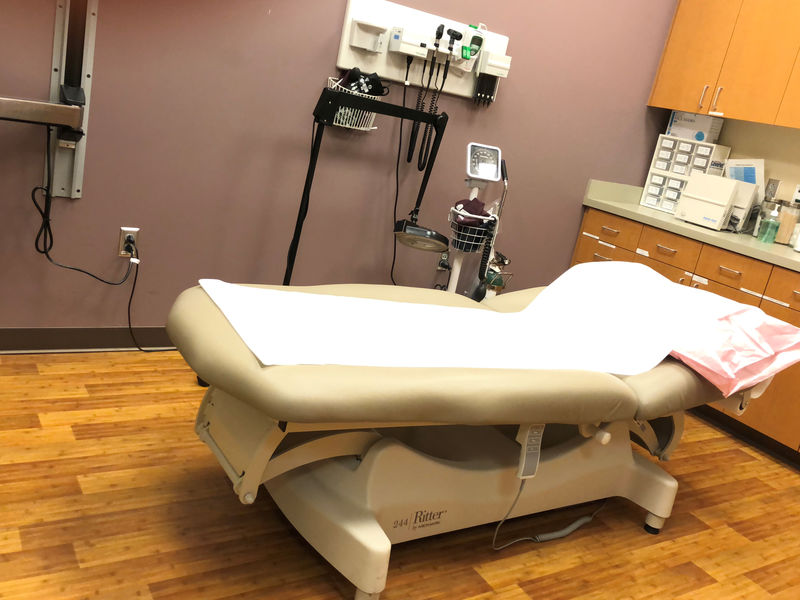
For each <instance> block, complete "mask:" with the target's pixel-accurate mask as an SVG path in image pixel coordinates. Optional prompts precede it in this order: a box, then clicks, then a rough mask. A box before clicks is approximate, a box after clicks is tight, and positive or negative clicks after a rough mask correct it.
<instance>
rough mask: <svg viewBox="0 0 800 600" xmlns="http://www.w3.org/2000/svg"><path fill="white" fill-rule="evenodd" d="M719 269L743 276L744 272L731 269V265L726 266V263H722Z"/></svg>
mask: <svg viewBox="0 0 800 600" xmlns="http://www.w3.org/2000/svg"><path fill="white" fill-rule="evenodd" d="M719 270H720V271H726V272H728V273H733V274H734V275H736V276H737V277H741V276H742V272H741V271H737V270H736V269H731V268H729V267H726V266H724V265H720V266H719Z"/></svg>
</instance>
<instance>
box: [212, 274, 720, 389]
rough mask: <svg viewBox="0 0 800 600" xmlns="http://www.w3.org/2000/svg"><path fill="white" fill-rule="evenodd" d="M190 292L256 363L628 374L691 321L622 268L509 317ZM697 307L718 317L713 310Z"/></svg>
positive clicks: (561, 283)
mask: <svg viewBox="0 0 800 600" xmlns="http://www.w3.org/2000/svg"><path fill="white" fill-rule="evenodd" d="M200 284H201V285H202V287H203V289H204V290H205V291H206V292H207V293H208V294H209V296H210V297H211V298H212V300H213V301H214V303H215V304H216V305H217V306H218V307H219V308H220V309H221V310H222V312H223V313H224V314H225V316H226V317H227V318H228V320H229V321H230V323H231V325H232V326H233V327H234V329H235V330H236V332H237V333H238V334H239V336H240V337H241V338H242V340H243V341H244V343H245V344H246V345H247V346H248V347H249V348H250V349H251V351H252V352H253V353H254V354H255V355H256V357H257V358H258V359H259V361H261V363H262V364H265V365H296V364H306V365H309V364H310V365H319V364H337V365H355V366H382V367H383V366H392V367H468V368H508V369H580V370H589V371H602V372H609V373H616V374H620V375H632V374H636V373H641V372H644V371H647V370H649V369H651V368H653V367H654V366H655V365H657V364H658V363H659V362H660V361H661V360H663V359H664V357H666V356H667V355H668V354H669V352H670V351H671V350H672V348H674V347H676V345H677V343H678V340H680V339H681V338H682V336H684V337H685V335H687V332H690V331H691V327H692V321H693V319H691V318H688V317H689V315H687V314H685V313H686V311H687V310H689V309H688V308H686V301H685V300H682V299H681V298H682V296H683V294H681V293H680V290H678V291H677V292H676V288H680V286H677V285H675V284H672V283H671V282H669V281H668V280H666V279H665V278H663V277H662V276H660V275H658V274H657V273H655V271H653V270H651V269H649V268H647V267H645V266H643V265H638V264H634V263H624V262H615V263H608V264H603V265H599V264H596V263H595V264H586V265H578V266H576V267H573V268H572V269H570V270H569V271H567V272H566V273H565V274H564V275H562V276H561V277H559V278H558V279H557V280H556V281H555V282H553V283H552V284H551V285H550V286H548V288H547V289H546V290H544V291H543V292H542V293H541V294H540V295H539V296H538V297H537V298H536V299H535V301H534V302H532V303H531V304H530V305H529V306H528V307H527V308H525V309H524V310H522V311H520V312H518V313H495V312H492V311H489V310H483V309H472V308H458V307H443V306H435V305H426V304H410V303H405V302H392V301H385V300H371V299H364V298H351V297H337V296H328V295H320V294H309V293H302V292H297V291H283V290H269V289H259V288H250V287H245V286H239V285H233V284H228V283H224V282H222V281H218V280H210V279H204V280H201V282H200ZM443 293H444V292H443ZM720 300H723V301H724V299H720ZM724 302H730V301H724ZM703 310H706V311H707V312H714V311H718V310H719V303H712V302H709V303H708V306H707V307H706V308H705V309H703Z"/></svg>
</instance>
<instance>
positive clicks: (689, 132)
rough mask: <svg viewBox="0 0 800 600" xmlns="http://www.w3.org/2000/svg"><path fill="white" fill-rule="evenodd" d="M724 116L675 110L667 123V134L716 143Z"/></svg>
mask: <svg viewBox="0 0 800 600" xmlns="http://www.w3.org/2000/svg"><path fill="white" fill-rule="evenodd" d="M722 121H723V120H722V118H721V117H709V116H708V115H696V114H694V113H689V112H683V111H680V110H673V111H672V114H671V115H670V117H669V123H668V124H667V131H666V134H667V135H674V136H676V137H679V138H684V139H687V140H693V141H695V142H707V143H709V144H716V143H717V140H718V139H719V134H720V131H722Z"/></svg>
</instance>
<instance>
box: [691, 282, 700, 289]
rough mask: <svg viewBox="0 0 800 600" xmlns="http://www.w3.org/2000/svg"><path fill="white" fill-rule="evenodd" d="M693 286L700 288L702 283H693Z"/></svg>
mask: <svg viewBox="0 0 800 600" xmlns="http://www.w3.org/2000/svg"><path fill="white" fill-rule="evenodd" d="M692 287H693V288H699V287H700V284H699V283H693V284H692Z"/></svg>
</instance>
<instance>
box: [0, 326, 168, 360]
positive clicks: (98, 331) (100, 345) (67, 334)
mask: <svg viewBox="0 0 800 600" xmlns="http://www.w3.org/2000/svg"><path fill="white" fill-rule="evenodd" d="M133 333H134V335H135V336H136V340H137V341H138V342H139V344H140V345H141V346H142V347H143V348H165V347H171V346H172V342H171V341H170V340H169V337H167V331H166V328H164V327H134V328H133ZM135 347H136V345H135V344H134V343H133V340H132V339H131V335H130V332H129V331H128V328H127V327H93V328H87V327H31V328H28V327H10V328H3V329H0V352H2V353H5V354H9V353H14V352H67V351H86V350H94V351H97V350H128V349H132V348H135Z"/></svg>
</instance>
